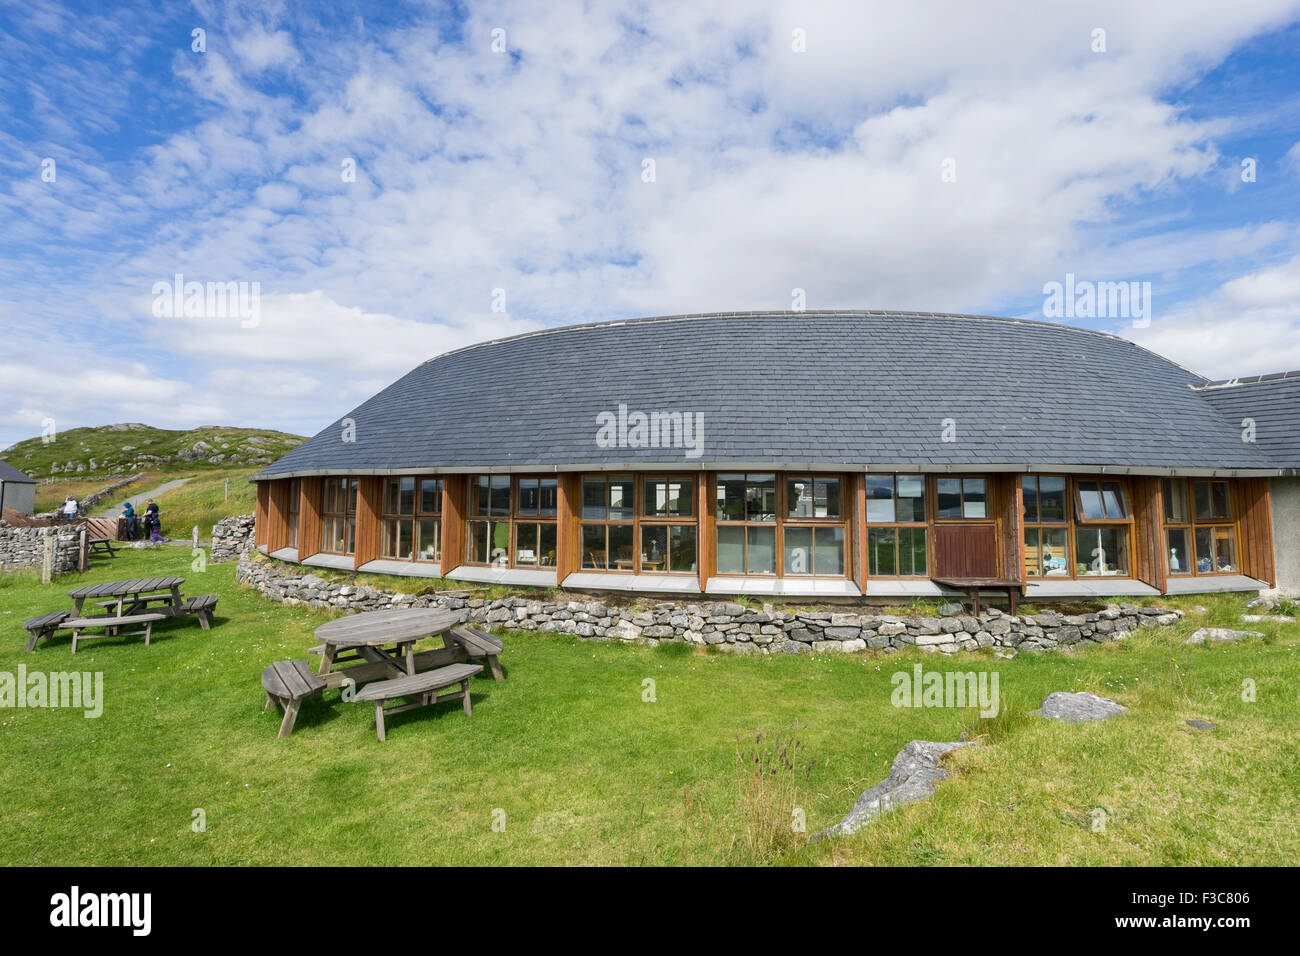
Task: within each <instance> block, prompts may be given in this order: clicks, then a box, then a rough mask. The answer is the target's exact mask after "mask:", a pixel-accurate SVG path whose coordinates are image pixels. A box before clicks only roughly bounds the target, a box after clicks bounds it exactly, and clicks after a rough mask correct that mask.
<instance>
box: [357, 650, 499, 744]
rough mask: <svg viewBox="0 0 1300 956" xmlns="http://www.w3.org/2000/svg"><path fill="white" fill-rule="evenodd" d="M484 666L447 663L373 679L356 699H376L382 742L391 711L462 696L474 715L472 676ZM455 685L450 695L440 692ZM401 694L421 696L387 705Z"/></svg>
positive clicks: (379, 734) (409, 708)
mask: <svg viewBox="0 0 1300 956" xmlns="http://www.w3.org/2000/svg"><path fill="white" fill-rule="evenodd" d="M482 669H483V665H482V664H463V663H462V664H448V665H447V666H446V667H439V668H437V669H436V670H431V671H425V672H424V673H423V674H411V675H408V676H406V677H395V678H392V679H390V680H379V681H374V682H373V683H370V684H367V685H366V686H365V687H363V688H362V689H361V690H360V691H359V692H358V693H357V700H368V701H373V702H374V705H375V733H376V734H377V735H378V737H379V739H380V741H384V740H387V739H388V736H387V733H386V732H385V730H384V718H385V717H386V716H388V715H390V714H400V713H403V712H404V711H408V710H415V709H416V708H417V707H428V706H429V705H431V704H438V703H442V702H443V701H445V700H455V699H456V698H457V697H459V698H460V699H461V704H462V706H463V707H464V708H465V713H466V714H467V715H468V714H471V713H472V712H473V705H472V704H471V703H470V699H469V679H470V678H471V677H473V676H474V675H475V674H477V673H478V672H479V671H481V670H482ZM452 684H459V685H460V689H459V690H456V691H452V692H451V693H449V694H439V693H438V691H439V690H441V689H442V688H443V687H450V686H451V685H452ZM398 697H418V698H419V700H416V701H414V702H413V703H409V704H401V705H399V706H397V707H388V706H386V705H387V703H388V702H389V701H390V700H394V699H396V698H398Z"/></svg>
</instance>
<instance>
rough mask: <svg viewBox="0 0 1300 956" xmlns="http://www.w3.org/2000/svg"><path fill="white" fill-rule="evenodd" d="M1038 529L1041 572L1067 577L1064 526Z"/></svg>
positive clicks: (1068, 567)
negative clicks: (1041, 560) (1041, 551)
mask: <svg viewBox="0 0 1300 956" xmlns="http://www.w3.org/2000/svg"><path fill="white" fill-rule="evenodd" d="M1039 487H1040V488H1041V487H1042V486H1041V485H1040V486H1039ZM1040 530H1041V533H1040V537H1039V544H1040V546H1041V547H1042V549H1043V553H1042V559H1043V574H1044V575H1046V576H1047V577H1049V578H1050V577H1068V576H1069V574H1070V545H1069V539H1068V536H1067V534H1066V530H1065V529H1064V528H1042V529H1040Z"/></svg>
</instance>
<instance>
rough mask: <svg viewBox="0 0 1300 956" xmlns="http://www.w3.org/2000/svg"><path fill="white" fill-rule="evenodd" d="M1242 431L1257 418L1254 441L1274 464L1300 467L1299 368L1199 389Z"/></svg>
mask: <svg viewBox="0 0 1300 956" xmlns="http://www.w3.org/2000/svg"><path fill="white" fill-rule="evenodd" d="M1199 394H1200V395H1201V397H1202V398H1204V399H1205V400H1206V401H1207V402H1209V403H1210V404H1211V405H1213V406H1214V407H1215V408H1216V409H1218V410H1219V412H1220V414H1222V415H1223V417H1224V418H1225V419H1226V420H1227V421H1228V424H1229V425H1231V426H1233V427H1234V428H1236V429H1237V430H1238V431H1239V432H1240V430H1241V428H1242V424H1241V423H1242V420H1243V419H1246V418H1253V419H1254V420H1255V443H1256V444H1257V445H1259V447H1260V450H1261V451H1263V453H1264V454H1265V455H1266V456H1267V457H1268V459H1269V460H1270V461H1271V462H1273V463H1274V464H1276V465H1278V466H1279V467H1282V468H1297V469H1300V372H1277V373H1275V374H1273V375H1255V376H1252V377H1250V378H1242V379H1233V380H1231V381H1229V382H1214V383H1212V384H1210V385H1208V386H1206V387H1205V388H1203V389H1201V390H1200V393H1199Z"/></svg>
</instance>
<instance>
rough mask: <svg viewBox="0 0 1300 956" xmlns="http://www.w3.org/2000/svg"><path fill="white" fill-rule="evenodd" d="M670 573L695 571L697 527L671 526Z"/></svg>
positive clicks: (688, 525)
mask: <svg viewBox="0 0 1300 956" xmlns="http://www.w3.org/2000/svg"><path fill="white" fill-rule="evenodd" d="M668 535H669V540H668V547H669V557H670V564H669V566H668V570H669V571H694V570H695V525H693V524H675V525H669V532H668Z"/></svg>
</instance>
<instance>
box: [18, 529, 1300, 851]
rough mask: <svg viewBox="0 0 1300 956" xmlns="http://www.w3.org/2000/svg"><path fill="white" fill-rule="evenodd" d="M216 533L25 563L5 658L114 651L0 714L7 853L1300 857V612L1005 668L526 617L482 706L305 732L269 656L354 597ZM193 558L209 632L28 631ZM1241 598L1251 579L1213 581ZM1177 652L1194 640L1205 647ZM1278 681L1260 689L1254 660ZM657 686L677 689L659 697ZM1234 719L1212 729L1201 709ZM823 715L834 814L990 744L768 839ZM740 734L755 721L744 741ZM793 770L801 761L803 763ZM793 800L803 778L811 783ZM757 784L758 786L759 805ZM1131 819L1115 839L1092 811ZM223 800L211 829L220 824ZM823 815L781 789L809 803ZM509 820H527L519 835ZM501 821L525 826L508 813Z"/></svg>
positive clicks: (827, 804) (477, 698) (821, 754)
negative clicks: (1082, 702)
mask: <svg viewBox="0 0 1300 956" xmlns="http://www.w3.org/2000/svg"><path fill="white" fill-rule="evenodd" d="M189 560H190V559H189V556H188V552H187V551H184V550H182V549H161V550H158V551H148V552H135V551H130V552H125V553H122V554H120V555H119V556H118V557H117V558H116V559H113V560H111V561H110V560H100V561H97V562H96V565H95V568H94V569H93V570H92V571H91V572H89V573H87V574H86V575H82V576H80V577H78V576H69V577H65V578H61V579H59V580H58V581H57V583H56V584H55V585H52V586H46V587H43V586H41V585H40V584H39V581H38V579H37V577H36V576H35V575H33V574H30V573H19V574H9V575H3V576H0V630H2V632H3V634H4V635H5V639H4V642H3V646H4V650H3V651H2V652H0V671H8V672H11V673H12V672H15V671H16V670H17V668H18V666H19V665H20V664H22V665H26V667H27V668H28V669H32V670H35V669H40V670H45V671H56V670H68V669H71V668H72V667H74V666H75V667H76V668H77V669H80V670H91V671H102V673H103V674H104V686H105V698H106V702H105V707H104V713H103V716H102V717H100V718H98V719H86V718H84V717H83V716H81V713H80V712H79V711H71V710H57V709H55V710H34V709H23V710H8V709H6V710H0V762H3V765H4V766H6V767H8V768H9V772H8V773H6V774H4V775H3V778H0V805H3V806H4V808H5V812H4V813H3V814H0V847H3V850H2V851H0V862H3V863H6V864H10V865H69V864H146V865H150V864H181V865H209V864H244V863H251V864H312V863H325V862H329V863H339V862H342V863H359V864H379V863H383V864H414V865H424V864H642V863H647V864H648V863H663V864H682V863H690V864H693V863H709V862H742V863H743V862H770V863H777V864H781V863H813V864H895V863H924V864H949V863H957V864H960V863H1000V864H1005V863H1023V864H1036V863H1057V862H1066V863H1108V864H1211V865H1214V864H1223V865H1236V864H1246V863H1265V864H1267V863H1272V864H1277V863H1290V864H1294V863H1296V862H1297V861H1300V769H1298V768H1300V760H1298V759H1297V758H1298V757H1300V744H1298V743H1297V739H1298V738H1297V729H1300V727H1298V724H1300V721H1298V720H1297V693H1298V692H1300V681H1298V680H1297V678H1300V662H1297V648H1300V627H1297V626H1296V625H1276V624H1267V625H1258V626H1256V627H1255V628H1254V629H1257V630H1261V631H1265V632H1266V633H1267V635H1268V636H1267V637H1266V638H1265V639H1264V640H1262V641H1252V642H1248V643H1245V644H1240V645H1234V646H1208V647H1194V648H1189V647H1183V646H1182V645H1181V640H1182V638H1183V637H1184V636H1185V635H1186V634H1187V633H1188V632H1189V631H1190V630H1191V628H1193V627H1194V626H1196V625H1197V624H1198V623H1200V621H1198V620H1188V621H1186V622H1184V623H1182V624H1180V625H1179V626H1178V627H1177V628H1172V629H1167V630H1164V629H1162V630H1161V631H1160V632H1159V633H1155V632H1153V633H1148V634H1142V635H1140V636H1137V637H1134V638H1131V639H1129V640H1127V641H1124V642H1120V643H1116V644H1112V645H1107V646H1105V647H1101V648H1092V649H1089V650H1088V651H1086V652H1081V653H1078V654H1073V655H1066V654H1046V655H1038V656H1035V655H1031V654H1028V653H1026V654H1021V655H1019V656H1018V657H1016V658H1015V659H1014V660H993V659H992V658H991V657H988V656H986V655H984V654H979V655H975V654H969V655H968V654H962V655H957V656H956V657H954V658H936V657H925V656H920V657H916V658H913V657H909V656H906V655H893V656H884V655H866V654H864V655H855V656H839V657H830V658H827V657H822V658H813V657H810V656H806V655H801V656H798V657H789V656H784V655H783V656H773V657H770V658H767V657H763V658H742V657H734V656H730V655H725V654H708V653H703V652H700V651H695V650H691V649H687V648H684V647H682V646H676V645H675V646H664V647H660V648H649V647H633V646H624V645H620V644H606V643H592V642H582V641H579V640H576V639H572V638H566V637H560V636H554V635H541V634H531V633H513V632H506V634H505V639H506V653H505V656H504V658H503V663H504V665H505V667H506V671H507V678H506V680H505V681H504V682H501V683H496V682H493V681H491V680H481V679H480V680H475V681H474V683H473V693H474V715H473V716H472V717H469V718H467V717H465V715H464V714H463V713H461V711H460V709H459V708H458V707H457V706H454V705H442V706H440V707H437V708H433V709H422V710H417V711H414V712H411V713H407V714H401V715H397V716H395V717H393V718H391V719H390V721H389V739H388V742H387V743H384V744H381V743H379V742H378V741H377V740H376V739H375V734H374V728H373V712H372V710H371V709H370V708H369V707H367V706H366V705H363V704H360V705H359V704H348V703H343V702H341V701H340V700H339V696H338V694H337V692H331V693H330V694H328V695H327V698H326V700H324V701H321V700H315V701H309V702H308V703H307V704H306V705H305V707H304V710H303V713H302V715H301V716H300V718H299V721H298V727H297V730H296V731H295V732H294V734H293V736H292V737H291V738H289V739H287V740H277V739H276V736H275V734H276V730H277V728H278V725H279V715H278V714H275V713H265V712H263V710H262V705H263V702H264V698H263V696H262V691H261V686H260V683H259V677H260V674H261V671H262V668H263V667H265V666H266V664H268V663H269V662H271V661H273V660H277V659H283V658H302V657H305V656H306V650H307V648H308V647H309V646H311V645H312V644H313V643H314V640H313V637H312V631H313V629H314V628H315V627H317V626H318V625H319V624H321V623H323V622H324V621H325V620H328V618H329V615H328V614H326V613H324V612H317V611H311V610H308V609H303V608H296V609H289V608H284V607H281V606H279V605H275V604H272V603H270V602H268V601H266V600H264V599H263V598H261V597H260V596H259V595H257V594H256V593H255V592H252V591H249V590H245V589H241V588H239V587H238V586H237V585H236V584H235V582H234V577H233V571H234V569H233V565H221V566H210V567H209V568H208V569H207V570H206V571H205V572H202V573H199V572H195V571H193V570H191V568H190V565H189ZM173 573H174V574H180V575H183V576H185V577H186V578H187V579H188V580H187V583H186V586H185V591H186V593H187V594H199V593H209V592H211V593H216V594H219V595H220V596H221V603H220V605H219V609H218V610H219V614H218V620H217V624H216V626H215V627H214V629H213V630H212V631H210V632H204V631H202V630H200V629H199V628H198V626H197V625H196V624H194V623H190V622H187V621H185V620H180V621H174V622H166V623H165V624H164V625H163V626H162V627H159V628H158V629H157V630H156V631H155V641H154V643H153V645H152V646H151V647H145V646H144V645H143V644H142V643H141V641H140V639H139V638H130V639H122V640H116V639H108V640H103V641H97V642H92V643H90V644H88V645H86V646H85V648H84V649H83V650H82V651H81V652H79V653H78V654H77V655H76V657H75V658H74V657H71V656H70V655H69V653H68V646H69V642H68V640H67V639H66V638H59V639H57V640H56V641H55V642H54V643H53V644H50V645H42V646H41V647H40V648H38V649H37V650H36V651H35V652H33V653H31V654H27V655H24V654H22V653H21V645H22V640H23V632H22V630H21V622H22V620H24V619H25V618H27V617H30V616H33V615H35V614H37V613H40V612H43V611H48V610H53V609H55V608H61V607H68V606H70V602H69V601H68V599H67V598H66V597H65V595H64V591H66V590H67V589H68V588H71V587H74V586H77V585H78V584H81V583H89V582H94V581H104V580H113V579H118V578H127V577H136V576H144V575H153V574H173ZM1201 603H1203V604H1205V605H1206V607H1208V608H1210V609H1211V612H1212V616H1215V617H1223V618H1226V617H1228V616H1229V615H1230V614H1231V613H1233V612H1234V610H1235V611H1239V610H1240V599H1236V598H1216V599H1202V600H1201ZM1171 658H1177V660H1176V662H1174V661H1171V660H1170V659H1171ZM916 661H920V662H921V663H923V664H924V665H925V666H926V667H927V668H938V669H949V668H954V669H961V670H979V669H996V670H997V671H998V673H999V675H1000V689H1001V692H1002V694H1003V697H1004V699H1005V700H1006V701H1008V703H1009V706H1008V708H1007V710H1006V711H1005V712H1004V714H1003V715H1001V716H1000V717H999V718H998V719H997V720H995V721H993V722H991V723H987V724H980V723H978V722H977V720H976V715H975V713H974V712H973V711H956V710H943V709H895V708H894V707H892V706H891V705H890V692H891V690H892V686H891V683H890V676H891V674H892V673H894V672H895V671H897V670H906V669H910V667H911V665H912V664H913V663H914V662H916ZM1246 678H1250V679H1252V680H1253V681H1255V684H1256V687H1257V696H1258V699H1257V702H1256V703H1244V702H1242V701H1241V699H1240V690H1241V685H1242V681H1243V679H1246ZM647 679H652V680H653V681H654V682H655V683H654V696H655V698H656V699H655V701H654V702H653V703H650V702H646V701H645V700H643V694H644V693H645V688H646V684H645V683H644V682H645V681H646V680H647ZM1080 688H1083V689H1093V690H1096V691H1097V692H1099V693H1103V694H1105V695H1107V696H1110V697H1113V698H1115V699H1117V700H1119V701H1121V702H1122V703H1125V704H1127V705H1128V706H1129V707H1130V711H1129V713H1127V714H1125V715H1124V716H1122V717H1119V718H1116V719H1113V720H1110V721H1107V722H1105V723H1101V724H1090V725H1074V726H1070V725H1064V724H1058V723H1054V722H1048V721H1042V720H1039V719H1037V718H1033V717H1029V716H1027V715H1026V713H1025V712H1026V711H1028V710H1030V709H1032V708H1034V707H1036V706H1037V704H1038V702H1039V701H1041V699H1042V697H1043V696H1045V695H1046V694H1047V693H1048V692H1050V691H1054V690H1072V689H1080ZM1192 717H1199V718H1207V719H1210V720H1214V721H1216V722H1218V724H1219V728H1218V729H1217V730H1215V731H1212V732H1210V733H1197V732H1193V731H1191V730H1190V729H1189V728H1187V727H1186V726H1185V724H1184V723H1183V721H1184V720H1185V719H1187V718H1192ZM796 721H798V723H799V724H800V725H801V729H799V730H798V731H796V735H797V737H798V739H799V740H800V741H802V743H803V750H802V752H801V759H802V758H806V759H807V760H808V761H810V762H811V764H812V766H811V769H810V770H809V771H808V773H807V776H806V777H804V776H799V778H798V780H797V782H796V783H795V785H796V786H797V787H798V791H799V792H798V796H797V800H798V803H799V806H800V807H801V808H802V809H803V810H804V812H805V813H806V815H807V821H808V830H809V832H814V831H816V830H817V829H820V828H821V827H823V826H826V825H827V824H830V823H832V822H834V821H835V820H837V819H838V818H839V817H840V816H841V815H842V814H843V813H844V812H846V811H847V810H848V808H849V807H850V806H851V805H852V804H853V802H854V800H855V799H856V798H857V796H858V794H859V793H860V792H861V791H862V790H864V789H866V788H867V787H868V786H870V785H872V784H874V783H875V782H877V781H878V780H880V779H881V778H882V777H884V776H885V775H886V774H887V772H888V769H889V765H890V763H891V761H892V760H893V757H894V754H895V753H896V752H897V751H898V749H899V748H900V747H901V746H902V745H903V744H904V743H906V742H907V741H908V740H911V739H914V738H925V739H932V740H952V739H955V738H956V736H957V734H958V733H960V732H961V730H962V728H963V727H970V728H971V729H972V731H973V732H977V733H980V734H983V735H985V736H984V740H985V742H984V744H983V745H982V746H981V747H977V748H971V749H969V750H965V751H961V752H958V753H956V754H954V755H953V756H952V757H951V758H950V760H949V766H950V767H951V768H952V769H954V770H955V771H956V776H955V777H954V778H953V779H952V780H950V781H948V782H946V783H944V784H943V785H941V786H940V788H939V792H938V793H937V794H936V795H935V797H934V798H932V799H931V800H929V801H926V802H924V803H918V804H913V805H910V806H907V807H904V808H902V809H900V810H898V811H896V812H895V813H892V814H890V815H887V816H885V817H883V818H881V819H879V820H876V821H875V822H873V823H872V824H871V825H870V826H869V827H868V828H867V829H866V830H865V831H864V832H863V833H860V834H858V835H857V836H855V837H852V838H849V839H845V840H839V841H835V842H834V843H827V844H817V845H804V844H803V838H802V837H794V838H792V839H791V840H790V841H788V842H787V843H785V844H783V845H782V847H778V848H777V849H776V850H775V851H773V852H771V853H767V854H759V855H757V856H756V855H755V852H754V851H753V850H751V849H747V847H748V846H749V843H748V842H747V833H748V832H749V828H750V823H749V822H748V821H749V817H747V816H746V813H752V812H754V811H753V808H754V807H756V806H757V807H761V806H762V805H763V804H762V801H761V800H757V801H756V800H754V799H752V796H753V791H752V790H743V788H742V787H741V783H742V780H743V775H742V769H741V764H740V762H739V760H738V759H737V751H738V750H739V749H743V748H744V746H746V745H745V744H744V741H746V740H748V741H750V743H751V744H752V742H753V740H754V738H755V735H756V734H758V733H759V732H762V733H763V734H764V735H765V736H764V740H769V739H771V735H772V734H774V733H775V732H778V731H783V732H787V733H788V728H790V727H791V726H792V725H793V724H794V723H795V722H796ZM738 738H740V740H739V741H738ZM788 783H789V781H787V784H788ZM781 792H783V793H784V792H786V791H781ZM742 794H748V795H749V798H750V799H749V802H747V803H743V804H742V800H743V799H745V797H743V796H742ZM1098 807H1100V808H1103V809H1104V810H1105V811H1106V813H1107V828H1106V831H1105V832H1104V833H1095V832H1093V831H1092V829H1091V828H1090V826H1089V823H1088V821H1089V820H1090V819H1091V817H1090V814H1091V813H1092V811H1093V810H1094V808H1098ZM197 808H202V809H203V811H204V812H205V814H206V820H207V829H206V831H205V832H202V833H196V832H193V830H192V829H191V821H192V811H194V810H195V809H197ZM792 809H793V808H791V807H778V808H777V811H778V812H779V813H781V814H783V815H787V816H788V814H789V812H790V811H791V810H792ZM495 811H504V814H505V821H506V826H505V829H504V831H502V832H496V831H494V830H493V826H492V824H493V819H494V812H495ZM498 819H499V817H498Z"/></svg>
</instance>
